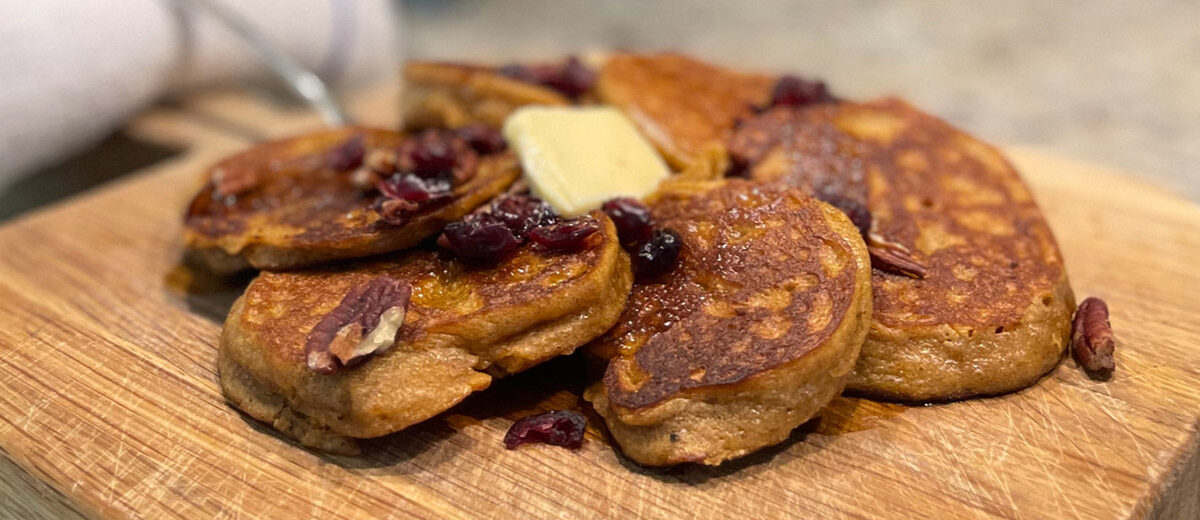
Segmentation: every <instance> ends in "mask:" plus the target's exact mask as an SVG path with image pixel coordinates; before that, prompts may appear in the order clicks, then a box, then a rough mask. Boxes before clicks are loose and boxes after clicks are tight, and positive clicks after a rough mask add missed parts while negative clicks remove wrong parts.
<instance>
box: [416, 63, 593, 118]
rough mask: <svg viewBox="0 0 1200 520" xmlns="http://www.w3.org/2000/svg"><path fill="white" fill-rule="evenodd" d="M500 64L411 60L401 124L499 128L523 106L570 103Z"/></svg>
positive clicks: (550, 90)
mask: <svg viewBox="0 0 1200 520" xmlns="http://www.w3.org/2000/svg"><path fill="white" fill-rule="evenodd" d="M501 72H502V70H501V69H500V68H498V67H486V66H481V65H465V64H458V63H437V62H421V61H414V62H409V63H408V64H406V65H405V66H404V81H405V89H404V95H403V96H402V98H401V105H402V114H403V116H402V119H403V120H404V127H405V128H408V129H420V128H428V127H438V128H459V127H463V126H466V125H469V124H472V123H482V124H485V125H487V126H490V127H493V128H500V126H502V125H503V124H504V118H506V117H508V114H509V113H511V112H512V111H513V110H516V109H517V108H519V107H521V106H524V105H568V104H570V103H571V98H570V97H568V96H567V95H566V94H564V93H562V92H560V91H558V90H555V89H553V88H550V87H547V86H543V85H539V84H536V83H533V82H530V81H524V80H522V79H519V78H516V77H511V76H509V75H505V74H502V73H501Z"/></svg>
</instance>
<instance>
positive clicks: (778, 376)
mask: <svg viewBox="0 0 1200 520" xmlns="http://www.w3.org/2000/svg"><path fill="white" fill-rule="evenodd" d="M650 207H651V211H652V214H653V217H654V220H655V221H656V222H657V223H658V224H660V225H662V226H665V227H668V228H671V229H674V230H675V231H677V232H678V233H679V234H680V236H681V238H682V240H683V250H682V252H681V253H680V257H679V261H678V263H677V265H676V266H675V267H674V269H672V270H671V271H670V272H669V273H667V274H665V275H664V277H663V278H662V279H659V280H653V281H641V282H639V283H637V284H635V286H634V289H633V292H632V293H631V296H630V299H629V303H628V305H627V306H626V308H625V311H624V313H623V314H622V315H621V319H620V321H619V322H618V323H617V325H616V326H615V327H613V329H612V330H610V331H609V332H607V333H606V334H605V335H604V336H602V337H601V338H599V339H597V340H596V341H595V342H593V343H592V344H591V345H590V346H589V348H590V351H591V352H592V353H593V354H597V355H600V356H602V357H608V358H611V361H610V363H609V365H608V368H607V370H606V371H605V373H604V377H603V379H602V381H601V382H599V383H597V384H596V385H594V386H593V387H592V388H591V389H589V391H588V392H587V394H586V395H585V397H586V398H587V399H588V400H589V401H591V402H592V403H593V404H594V406H595V407H596V410H597V411H598V412H599V413H600V415H602V416H603V417H604V418H605V420H606V422H607V424H608V427H609V430H610V431H611V432H612V434H613V437H614V438H615V439H616V441H617V442H618V443H619V444H620V445H621V448H622V451H624V452H625V454H626V455H628V456H629V457H630V458H632V459H634V460H636V461H638V462H640V463H642V464H649V465H665V464H676V463H681V462H701V463H704V464H720V463H721V462H723V461H725V460H728V459H730V458H734V457H738V456H741V455H744V454H746V453H750V452H752V451H754V450H757V449H759V448H762V447H765V446H769V445H772V444H775V443H778V442H781V441H783V440H784V439H786V438H787V436H788V434H789V433H790V432H791V430H792V429H793V428H795V427H796V426H798V425H800V424H801V423H803V422H804V421H807V420H808V419H810V418H811V417H812V416H813V415H814V414H816V413H817V411H818V410H820V409H821V408H822V407H824V406H825V404H826V403H828V402H829V401H830V400H831V399H833V398H834V397H835V396H837V395H838V394H840V393H841V391H842V388H843V386H844V384H845V381H846V378H847V377H848V376H849V373H850V370H851V369H852V368H853V366H854V361H855V359H856V357H857V354H858V349H859V346H860V345H861V344H862V341H863V338H864V336H865V335H866V332H867V330H866V329H867V324H868V323H869V316H870V312H871V300H870V299H871V290H870V285H869V278H870V267H869V259H868V258H867V253H866V248H865V245H864V244H863V242H862V239H861V238H860V237H859V234H858V231H857V230H856V229H855V228H854V226H853V225H852V224H851V223H850V222H849V220H847V218H846V217H845V215H843V214H842V213H840V212H838V211H837V210H836V209H834V208H832V207H831V206H829V205H827V204H824V203H822V202H820V201H817V200H816V199H813V198H810V197H807V196H804V195H803V193H802V192H800V191H799V190H794V189H791V188H786V187H782V186H766V185H760V184H757V183H751V182H747V181H741V180H732V181H708V182H696V181H675V182H672V183H668V184H667V185H665V186H664V187H663V188H662V190H661V191H660V193H659V194H658V195H657V196H656V199H655V200H654V201H653V202H652V203H651V206H650Z"/></svg>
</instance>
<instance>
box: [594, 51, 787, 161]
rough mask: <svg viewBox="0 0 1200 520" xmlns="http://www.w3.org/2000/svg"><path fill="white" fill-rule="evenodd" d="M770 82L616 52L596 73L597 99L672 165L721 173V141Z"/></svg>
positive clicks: (767, 92)
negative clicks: (626, 117) (615, 110)
mask: <svg viewBox="0 0 1200 520" xmlns="http://www.w3.org/2000/svg"><path fill="white" fill-rule="evenodd" d="M774 84H775V79H774V78H772V77H771V76H766V75H761V74H744V73H738V72H732V71H729V70H727V69H723V68H720V67H715V66H712V65H709V64H707V63H704V62H701V61H698V60H694V59H692V58H689V57H687V56H683V55H680V54H671V53H663V54H616V55H613V56H612V57H611V58H609V60H608V61H607V63H605V65H604V67H603V68H602V69H601V70H600V77H599V79H598V80H597V82H596V95H597V96H598V97H599V99H600V100H601V101H602V102H604V103H609V104H612V105H616V106H617V107H619V108H621V109H622V110H624V111H625V113H626V114H628V115H629V117H630V118H631V119H632V120H633V121H634V123H636V124H637V125H638V127H639V128H641V130H642V132H643V133H644V134H645V135H646V137H648V138H649V139H650V142H652V143H654V145H655V146H656V147H657V148H658V150H659V152H661V153H662V154H663V156H664V157H665V158H666V159H667V162H669V163H670V164H671V166H672V167H674V168H676V169H678V170H686V169H688V168H695V167H700V168H702V169H704V170H706V171H712V172H717V173H720V172H724V170H725V166H726V164H725V158H724V155H723V153H722V152H723V150H724V147H723V143H724V141H725V140H726V139H727V138H728V137H729V134H730V132H731V131H732V130H733V127H734V125H735V123H736V122H737V120H738V119H740V118H744V117H749V116H751V115H753V114H754V109H755V107H756V106H761V105H765V104H766V103H767V101H768V100H769V99H770V96H771V88H772V87H773V86H774ZM698 161H699V162H709V163H713V164H711V165H705V166H699V165H697V164H695V163H697V162H698Z"/></svg>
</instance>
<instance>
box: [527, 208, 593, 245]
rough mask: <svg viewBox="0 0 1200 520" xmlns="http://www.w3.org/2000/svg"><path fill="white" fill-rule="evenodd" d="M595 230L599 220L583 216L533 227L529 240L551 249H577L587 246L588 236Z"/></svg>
mask: <svg viewBox="0 0 1200 520" xmlns="http://www.w3.org/2000/svg"><path fill="white" fill-rule="evenodd" d="M597 231H600V222H598V221H597V220H596V219H594V218H592V217H587V216H584V217H578V218H573V219H571V220H566V221H563V222H559V223H558V224H553V225H549V226H540V227H536V228H533V231H530V232H529V240H530V241H531V242H533V243H535V244H538V245H541V246H542V247H545V248H546V249H550V250H553V251H566V252H570V251H579V250H580V249H583V248H584V247H586V246H587V239H588V237H590V236H592V235H593V234H595V233H596V232H597Z"/></svg>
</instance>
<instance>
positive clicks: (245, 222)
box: [184, 127, 520, 272]
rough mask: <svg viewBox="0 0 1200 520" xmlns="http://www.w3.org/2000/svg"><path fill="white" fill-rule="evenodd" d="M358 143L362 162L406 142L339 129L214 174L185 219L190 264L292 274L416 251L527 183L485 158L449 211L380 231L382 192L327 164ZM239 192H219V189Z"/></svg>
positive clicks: (227, 164)
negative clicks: (323, 264)
mask: <svg viewBox="0 0 1200 520" xmlns="http://www.w3.org/2000/svg"><path fill="white" fill-rule="evenodd" d="M352 139H361V140H362V144H363V148H364V149H365V151H364V153H365V154H367V155H368V156H369V155H370V154H371V153H372V152H377V151H378V152H394V151H395V149H396V148H397V147H398V146H399V145H400V143H401V142H402V141H403V140H404V139H405V136H404V135H403V134H400V133H396V132H390V131H386V130H375V129H367V128H356V127H350V128H339V129H334V130H326V131H321V132H316V133H312V134H308V135H304V136H300V137H295V138H291V139H284V140H279V141H273V142H269V143H265V144H260V145H257V146H255V147H253V148H251V149H249V150H247V151H245V152H242V153H239V154H237V155H234V156H233V157H230V158H228V159H226V160H224V161H222V162H220V163H219V164H217V165H216V166H214V167H213V169H212V171H211V172H210V175H209V180H208V182H207V183H206V184H205V185H204V187H203V188H201V190H200V193H198V194H197V195H196V197H195V198H194V199H193V200H192V202H191V205H190V207H189V209H188V213H187V216H186V217H185V220H184V223H185V225H184V240H185V242H186V244H187V247H188V250H189V251H188V254H189V257H191V258H192V259H195V260H198V261H199V262H200V263H202V264H204V265H206V266H208V267H209V268H210V269H212V270H215V271H218V272H232V271H237V270H240V269H245V268H248V267H255V268H259V269H287V268H294V267H299V266H305V265H312V264H317V263H321V262H327V261H330V260H337V259H345V258H357V257H363V256H368V255H373V254H378V253H384V252H388V251H395V250H399V249H405V248H408V247H412V246H414V245H416V244H418V243H420V242H421V241H423V240H425V239H426V238H428V237H429V236H431V235H433V234H435V233H437V232H438V231H440V230H441V228H442V227H443V226H444V225H445V224H446V223H447V222H451V221H453V220H457V219H458V218H460V217H461V216H463V215H465V214H466V213H468V212H470V211H471V210H472V209H474V208H475V207H477V206H479V205H480V204H483V203H484V202H486V201H488V200H489V199H491V198H492V197H493V196H495V195H497V194H499V193H502V192H503V191H504V190H505V189H506V188H507V187H508V186H509V185H510V184H512V183H513V182H514V181H515V180H516V179H517V177H518V176H519V175H520V170H519V167H518V164H517V161H516V158H515V157H514V156H513V155H512V154H510V153H503V152H502V153H498V154H491V155H484V156H481V157H480V158H479V160H478V163H477V164H478V165H477V167H476V168H474V172H473V175H471V176H470V178H469V179H467V180H466V181H465V182H462V183H459V184H457V185H455V186H454V188H453V192H452V195H453V198H452V200H451V201H450V202H449V203H448V204H444V205H440V206H437V207H434V208H430V209H429V210H428V211H422V212H419V213H417V214H415V215H413V216H412V217H411V218H408V219H407V220H405V221H404V222H402V223H400V224H398V225H397V224H393V223H388V222H383V221H381V219H380V213H379V212H378V211H376V210H375V208H374V207H373V204H374V203H375V201H376V197H377V195H378V194H377V193H375V192H373V191H372V190H364V189H362V188H360V187H358V186H356V185H355V183H354V182H352V179H351V176H352V175H354V174H355V171H353V170H339V169H336V168H334V167H332V166H331V165H330V162H331V160H330V156H331V153H333V151H334V150H335V149H336V148H337V147H339V146H344V145H345V144H346V143H347V142H350V141H351V140H352ZM226 185H231V186H232V188H224V189H225V190H226V191H231V192H233V193H228V194H225V193H221V191H222V190H221V189H219V188H221V187H222V186H226Z"/></svg>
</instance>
